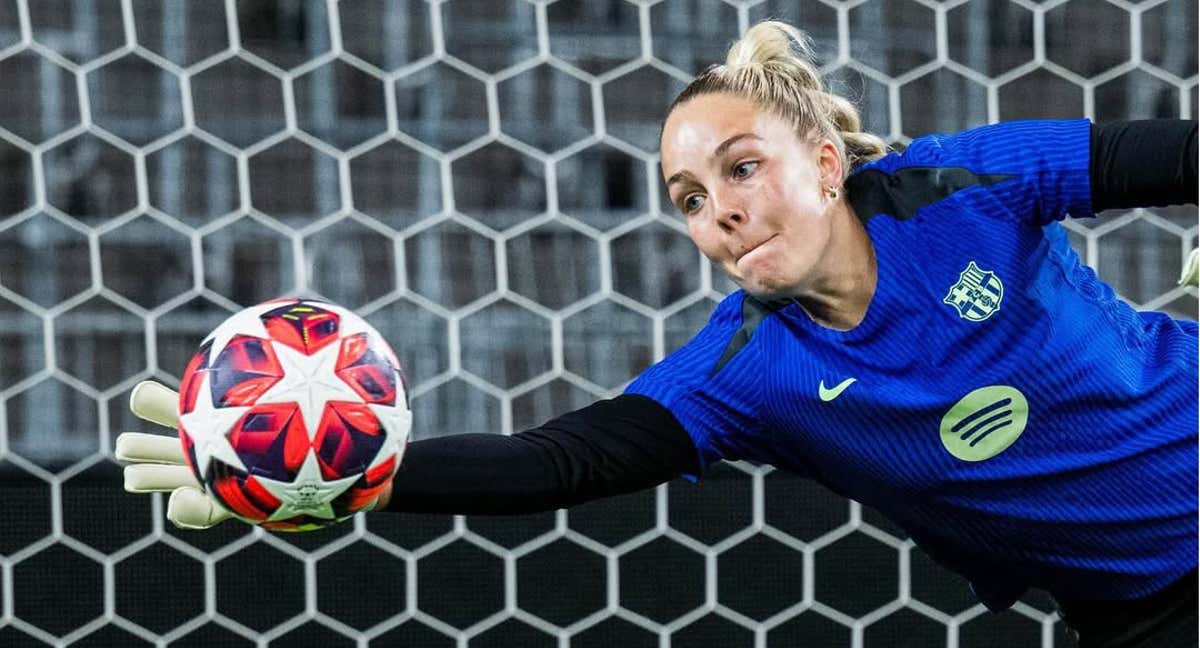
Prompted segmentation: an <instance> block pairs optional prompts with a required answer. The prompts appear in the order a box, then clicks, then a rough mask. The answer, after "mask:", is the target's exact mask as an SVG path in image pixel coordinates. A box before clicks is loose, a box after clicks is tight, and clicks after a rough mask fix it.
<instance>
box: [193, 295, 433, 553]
mask: <svg viewBox="0 0 1200 648" xmlns="http://www.w3.org/2000/svg"><path fill="white" fill-rule="evenodd" d="M411 424H412V415H411V413H410V410H409V406H408V395H407V393H406V390H405V384H404V377H403V374H402V373H401V371H400V363H399V362H398V361H397V360H396V356H395V354H394V353H393V352H392V349H391V348H390V347H389V346H388V344H387V342H385V341H384V339H383V338H382V337H381V336H380V335H379V333H378V332H377V331H376V330H375V329H373V328H371V326H370V325H369V324H367V323H366V322H365V321H364V320H363V319H362V318H361V317H358V316H357V315H355V314H354V313H351V312H350V311H348V310H346V309H343V308H340V307H338V306H334V305H332V304H326V303H322V302H317V301H311V300H301V299H281V300H276V301H270V302H266V303H264V304H259V305H258V306H254V307H251V308H247V309H246V310H243V311H242V312H240V313H237V314H236V315H234V316H233V317H230V318H229V319H228V320H226V321H225V322H223V323H222V324H221V325H220V326H218V327H217V328H216V330H215V331H213V332H212V333H211V334H210V335H209V336H208V337H207V338H206V339H205V340H204V341H203V342H202V343H201V345H200V350H199V351H198V352H197V353H196V355H195V356H194V357H193V358H192V360H191V362H189V363H188V366H187V369H186V370H185V372H184V375H183V381H182V383H181V385H180V390H179V438H180V440H181V441H182V442H183V452H184V455H185V456H186V457H187V461H188V465H189V466H190V467H191V469H192V472H193V473H194V474H195V475H196V478H197V479H198V480H199V481H200V483H201V484H202V485H203V486H204V489H205V490H206V491H207V493H208V494H209V495H210V496H212V497H213V498H214V499H215V500H216V501H217V502H218V503H219V504H220V505H221V506H223V507H225V508H226V509H228V510H229V512H230V513H232V514H234V515H235V516H237V517H239V518H241V519H242V520H245V521H247V522H250V523H251V524H258V525H260V526H263V527H265V528H268V529H274V530H278V531H307V530H310V529H315V528H319V527H322V526H326V525H329V524H333V523H335V522H339V521H341V520H344V519H346V518H347V517H349V516H351V515H353V514H354V513H355V512H357V511H360V510H363V509H364V508H366V507H368V506H369V505H371V504H372V503H373V502H374V501H375V498H376V497H377V496H378V495H379V492H380V491H381V490H382V489H383V486H384V484H386V483H387V481H388V480H390V479H391V478H392V476H393V475H394V474H395V472H396V469H397V468H398V467H399V466H400V460H401V458H402V457H403V455H404V449H405V447H406V444H407V440H408V432H409V428H410V427H411Z"/></svg>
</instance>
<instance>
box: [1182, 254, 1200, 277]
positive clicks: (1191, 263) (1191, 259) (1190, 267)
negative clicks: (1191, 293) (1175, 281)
mask: <svg viewBox="0 0 1200 648" xmlns="http://www.w3.org/2000/svg"><path fill="white" fill-rule="evenodd" d="M1197 283H1200V248H1197V249H1195V250H1192V251H1191V253H1190V254H1188V258H1187V261H1185V262H1184V263H1183V270H1182V271H1181V272H1180V273H1179V285H1180V286H1195V285H1196V284H1197Z"/></svg>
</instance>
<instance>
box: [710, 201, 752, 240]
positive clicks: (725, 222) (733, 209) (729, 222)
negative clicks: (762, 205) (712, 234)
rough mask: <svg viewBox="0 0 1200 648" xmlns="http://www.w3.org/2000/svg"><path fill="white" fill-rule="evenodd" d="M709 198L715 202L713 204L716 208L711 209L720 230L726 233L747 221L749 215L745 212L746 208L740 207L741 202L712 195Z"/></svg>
mask: <svg viewBox="0 0 1200 648" xmlns="http://www.w3.org/2000/svg"><path fill="white" fill-rule="evenodd" d="M710 200H713V201H714V202H715V203H716V204H715V205H713V206H714V207H715V208H716V209H714V210H713V211H714V212H715V213H716V215H717V225H718V226H720V228H721V230H722V231H724V232H726V233H728V232H732V231H734V230H735V229H737V228H739V227H743V226H744V225H745V224H746V223H747V222H749V220H750V219H749V216H748V215H747V214H746V210H745V209H744V208H743V207H742V205H741V203H739V202H736V201H734V200H731V199H730V198H728V197H718V196H712V197H710Z"/></svg>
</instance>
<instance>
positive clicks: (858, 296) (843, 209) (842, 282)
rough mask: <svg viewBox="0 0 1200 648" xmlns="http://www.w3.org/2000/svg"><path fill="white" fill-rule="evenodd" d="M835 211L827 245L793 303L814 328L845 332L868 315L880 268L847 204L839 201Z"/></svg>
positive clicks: (867, 236)
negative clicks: (805, 314) (818, 326)
mask: <svg viewBox="0 0 1200 648" xmlns="http://www.w3.org/2000/svg"><path fill="white" fill-rule="evenodd" d="M834 209H836V210H837V211H836V212H835V214H834V215H833V223H832V229H831V232H830V238H829V245H827V246H825V250H824V253H823V254H822V255H821V258H820V259H818V261H817V264H816V265H815V266H814V267H813V273H812V275H811V276H812V277H813V278H812V280H811V281H809V282H807V285H805V286H804V288H803V289H802V290H801V291H800V293H799V294H797V295H796V297H795V299H796V303H798V304H799V305H800V307H801V308H803V309H804V311H805V312H807V313H808V316H809V317H811V318H812V320H813V321H814V322H816V323H817V324H819V325H821V326H824V327H826V328H831V329H836V330H839V331H848V330H850V329H852V328H854V327H856V326H858V325H859V324H860V323H861V322H862V321H863V319H864V318H865V317H866V315H867V308H868V307H869V306H870V304H871V299H872V298H873V297H874V296H875V286H876V283H877V281H878V278H879V274H878V269H879V268H878V265H877V264H876V259H875V247H874V246H873V245H872V244H871V237H870V235H868V234H867V229H866V227H865V226H864V225H863V223H862V221H861V220H859V218H858V216H857V215H855V213H854V211H853V210H852V209H850V205H849V203H847V202H846V201H845V200H842V201H839V202H838V203H837V205H836V206H834Z"/></svg>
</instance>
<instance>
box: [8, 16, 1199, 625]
mask: <svg viewBox="0 0 1200 648" xmlns="http://www.w3.org/2000/svg"><path fill="white" fill-rule="evenodd" d="M1196 14H1197V11H1196V3H1195V1H1194V0H1166V1H1154V0H1149V1H1146V2H1140V3H1138V2H1125V1H1123V0H1112V1H1111V2H1107V1H1103V0H1070V1H1066V0H1062V1H1059V0H1051V1H1048V2H1043V3H1038V2H1033V1H1031V0H952V1H948V2H944V3H943V2H934V1H932V0H867V1H848V2H834V1H832V0H831V1H829V2H824V1H818V0H809V1H805V2H777V1H765V2H754V1H733V0H730V1H728V2H722V1H718V0H711V1H701V0H666V1H663V2H652V1H641V2H633V1H630V2H625V1H623V0H596V1H592V0H589V1H587V2H584V1H581V0H579V1H571V0H559V1H557V2H526V1H525V0H504V1H492V0H453V1H449V2H443V1H438V0H432V1H429V2H424V1H419V0H408V1H396V2H383V1H350V0H344V1H343V2H335V1H333V0H329V1H327V2H326V1H313V0H309V1H303V0H280V1H278V2H235V1H234V0H225V2H215V1H214V2H204V3H198V2H184V1H182V0H180V1H171V0H162V1H151V0H121V1H117V0H111V1H105V2H82V1H71V0H54V1H50V0H15V1H13V0H10V1H5V2H2V3H0V84H2V85H0V87H2V88H3V89H2V90H0V172H2V173H0V189H2V190H0V321H2V322H3V326H2V327H0V339H2V340H3V348H4V356H3V359H2V360H0V414H2V415H0V476H2V477H3V479H4V483H5V485H6V491H5V492H6V495H8V497H6V500H8V501H9V502H12V504H11V506H10V507H8V512H6V516H5V517H6V528H5V531H4V533H3V534H2V535H0V570H2V571H0V575H2V587H0V604H2V608H0V610H2V612H0V643H3V644H4V645H9V644H10V643H11V644H12V645H19V644H20V643H21V642H29V643H30V645H42V644H43V643H44V644H51V645H121V646H126V645H142V644H143V643H146V644H147V645H167V644H173V642H176V641H178V642H179V643H178V644H177V645H192V644H189V643H188V642H192V641H194V642H197V643H200V642H207V645H240V644H239V643H238V642H239V641H242V642H246V644H247V645H253V644H254V643H257V644H258V645H268V644H270V645H282V646H302V645H310V644H311V645H317V644H320V645H323V646H330V645H360V646H366V645H373V646H374V645H397V644H398V643H402V642H407V643H403V644H402V645H420V646H436V645H459V646H466V645H471V646H502V645H503V646H540V645H546V646H555V645H557V646H568V645H570V646H591V645H600V642H604V643H606V644H608V643H612V642H613V641H623V642H626V643H628V644H630V645H650V646H684V645H694V644H696V643H700V642H703V643H706V644H708V645H722V646H725V645H729V646H734V645H746V646H765V645H780V646H783V645H806V642H811V644H812V645H821V646H835V645H845V646H855V647H859V646H897V645H920V646H932V645H946V646H952V647H958V646H985V645H1004V646H1013V645H1043V646H1051V645H1053V644H1054V640H1055V637H1056V636H1057V633H1058V630H1057V629H1056V628H1057V626H1056V620H1057V618H1056V616H1055V615H1054V614H1053V613H1052V607H1051V605H1050V604H1049V602H1048V601H1047V600H1046V598H1045V597H1044V596H1037V595H1034V596H1031V597H1028V598H1026V599H1025V600H1023V601H1022V602H1020V603H1018V604H1017V605H1016V606H1015V608H1014V609H1013V610H1012V611H1010V612H1006V613H1004V614H1002V615H990V614H985V611H984V610H983V608H982V607H981V606H979V605H977V604H976V603H975V602H974V601H973V600H972V599H971V598H970V595H969V593H967V592H966V590H965V586H964V585H963V584H962V582H961V580H957V579H956V577H953V576H951V575H949V574H947V573H945V572H943V571H942V570H941V569H940V568H938V567H936V566H935V565H933V564H932V563H931V562H930V561H929V559H928V558H926V557H925V556H924V554H923V553H921V552H920V551H919V550H917V549H915V547H914V546H913V545H912V543H911V541H909V540H908V539H906V538H905V537H904V536H903V534H902V533H901V532H900V531H899V530H897V529H895V528H894V527H892V526H891V525H890V524H889V523H888V522H887V521H886V520H883V519H882V518H880V517H879V516H878V515H876V514H874V513H873V512H872V511H869V510H866V509H864V508H862V507H860V506H859V505H857V504H855V503H853V502H846V501H845V500H841V499H839V498H837V497H835V496H833V495H831V494H829V493H828V492H826V491H824V490H822V489H820V488H819V487H816V486H814V485H812V484H809V483H806V482H802V481H799V480H795V479H793V478H790V477H788V476H786V475H783V474H781V473H778V472H772V471H770V470H769V469H765V468H764V469H756V468H752V467H749V466H744V465H735V466H729V467H722V468H719V469H718V470H716V471H714V474H713V475H712V476H711V478H710V479H709V481H710V484H708V485H706V486H703V487H700V488H695V487H692V486H689V485H685V484H674V483H673V484H670V485H667V486H663V487H661V488H659V489H658V490H657V491H655V492H652V493H644V494H640V495H634V496H629V497H626V498H622V499H619V500H616V501H615V502H601V503H596V504H591V505H588V506H585V507H582V508H581V509H578V510H574V511H571V512H570V513H569V514H568V513H567V512H564V511H560V512H558V513H555V514H547V515H542V516H531V517H524V518H519V519H515V520H488V519H469V520H468V519H464V518H454V519H450V518H444V519H443V518H428V519H417V518H411V517H407V516H386V515H371V516H367V517H366V518H364V517H361V516H360V518H358V519H356V520H355V522H354V523H353V524H345V525H342V526H341V527H340V528H337V529H331V530H330V531H328V532H324V533H321V534H312V535H311V536H308V537H304V538H300V537H285V536H272V535H269V534H264V533H262V532H261V531H259V530H250V529H247V528H244V527H239V526H236V525H232V524H230V525H226V526H227V527H229V528H222V529H220V530H215V531H213V532H211V533H206V534H199V536H198V535H197V534H181V533H178V532H176V531H175V530H173V529H169V528H164V526H163V501H162V500H161V499H160V498H158V497H154V498H134V497H132V496H127V495H124V494H123V493H121V492H120V487H119V476H118V474H117V473H116V471H115V469H114V467H113V465H112V463H111V461H110V459H109V457H110V456H111V447H112V439H113V438H114V437H115V435H116V434H117V433H118V432H121V431H127V430H133V429H141V424H140V423H139V422H137V421H135V420H133V419H132V417H131V416H130V415H129V414H128V413H127V412H126V410H125V403H126V402H127V397H128V392H129V390H130V389H131V387H132V386H133V385H134V384H136V383H137V382H138V381H140V380H142V379H145V378H157V379H160V380H163V381H165V382H168V383H171V384H177V380H178V375H179V374H180V373H181V372H182V369H183V367H184V364H185V362H186V360H187V358H188V357H189V356H190V354H191V353H192V352H193V351H194V349H195V345H196V344H197V342H198V341H199V340H200V338H201V337H203V335H204V334H206V333H207V332H208V331H209V330H211V328H212V327H213V326H215V325H216V324H217V323H218V322H220V321H221V320H222V319H224V317H226V316H227V315H228V314H229V313H230V312H232V311H235V310H238V309H239V308H241V307H243V306H246V305H250V304H253V303H257V302H259V301H262V300H265V299H268V298H272V297H276V296H279V295H305V296H317V297H322V298H325V299H329V300H332V301H335V302H337V303H340V304H343V305H345V306H347V307H350V308H353V309H355V310H356V311H357V312H359V313H360V314H362V315H364V316H366V317H367V319H369V320H370V321H371V322H372V323H373V324H375V325H376V326H377V327H378V328H379V329H380V330H381V331H383V332H384V334H385V335H386V336H387V337H388V338H389V339H390V340H391V341H392V343H393V346H395V347H396V349H397V351H398V352H399V353H400V355H401V360H402V362H403V364H404V366H405V368H406V370H407V373H408V375H409V384H410V389H411V393H412V395H413V397H414V400H413V405H414V409H415V421H416V427H415V434H416V436H417V438H421V437H425V436H433V435H440V434H447V433H456V432H502V433H512V432H514V431H518V430H521V429H523V428H526V427H529V426H532V425H536V424H538V423H540V422H541V421H543V420H545V419H547V418H549V417H551V416H553V415H555V414H558V413H561V412H563V411H566V410H568V409H570V408H574V407H579V406H582V405H584V404H586V403H588V402H591V401H592V400H594V399H596V398H600V397H606V396H611V395H614V394H616V393H619V392H620V390H621V388H622V387H623V386H624V385H625V384H626V383H627V382H628V381H629V380H630V379H631V378H632V377H633V376H635V375H636V374H637V373H638V372H639V371H641V370H642V369H644V368H645V367H646V366H648V365H649V364H650V363H651V362H653V361H654V360H656V359H658V358H661V357H662V356H663V355H665V354H666V353H669V352H670V351H671V350H673V349H675V348H677V347H679V346H680V345H681V344H683V342H684V341H686V340H687V339H688V338H689V337H690V335H691V334H692V333H693V332H694V331H696V330H697V329H698V328H699V327H700V325H701V324H702V323H703V322H704V321H705V319H706V317H707V315H708V313H709V312H710V311H711V309H712V307H713V306H714V305H715V303H716V302H717V301H718V300H719V299H720V298H721V297H722V296H723V295H724V294H726V293H727V292H728V291H729V290H730V289H731V288H732V286H731V285H730V284H729V283H728V281H727V280H725V279H723V278H721V277H720V276H719V274H718V273H715V272H713V270H712V268H711V267H710V266H709V265H708V264H707V263H706V262H704V261H703V259H702V257H701V256H700V255H699V253H698V252H697V251H696V249H695V248H694V246H693V245H692V244H691V243H690V241H689V240H688V238H687V235H686V230H685V228H684V226H683V224H682V222H681V221H680V220H679V219H678V217H677V216H676V215H675V214H674V213H673V211H672V210H671V208H670V206H669V205H668V204H667V201H666V200H665V197H664V196H663V190H662V188H661V180H660V179H659V171H658V165H657V151H656V148H657V140H658V127H659V119H660V117H661V112H662V110H663V108H664V107H665V105H666V104H667V103H668V102H669V100H670V98H671V97H672V96H673V95H674V93H675V92H677V91H678V90H679V89H681V88H682V87H683V85H684V84H685V83H686V81H687V80H689V79H690V78H691V76H692V75H693V74H695V73H696V72H698V71H699V70H700V69H702V68H703V67H704V66H705V65H707V64H708V63H710V62H715V61H717V60H719V59H720V58H721V55H722V52H723V49H724V47H725V46H726V45H727V44H728V43H729V42H730V41H731V40H732V39H734V38H735V37H736V36H737V34H738V33H740V32H741V31H744V30H745V29H746V28H747V26H748V25H750V24H752V23H753V22H755V21H757V20H760V19H763V18H766V17H777V18H782V19H785V20H789V21H792V22H794V23H795V24H798V25H800V26H802V27H803V28H804V29H806V30H807V31H808V32H809V33H810V35H811V36H812V37H813V39H814V44H815V46H816V51H817V53H818V56H819V57H820V63H821V66H822V67H821V69H822V72H823V73H824V74H825V75H826V76H827V78H828V79H829V81H830V82H831V83H832V84H833V85H834V86H835V87H836V88H838V89H840V90H841V91H843V92H845V93H846V94H847V95H848V96H851V97H853V98H855V99H857V100H858V101H859V103H860V104H861V106H862V110H863V115H864V119H865V122H866V126H867V128H868V129H869V130H871V131H873V132H876V133H879V134H880V135H882V136H884V137H885V138H886V139H887V140H888V141H889V142H890V143H892V144H894V145H896V146H897V147H903V146H904V145H905V144H906V143H907V142H908V141H909V140H910V139H911V138H912V137H914V136H917V135H921V134H924V133H927V132H934V131H951V130H957V129H962V128H966V127H970V126H974V125H979V124H983V123H987V122H991V121H997V120H1001V119H1015V118H1027V117H1075V116H1081V115H1082V116H1088V117H1092V118H1095V119H1097V120H1104V119H1114V118H1134V117H1138V118H1140V117H1189V118H1190V117H1194V115H1195V110H1196V102H1197V74H1196V68H1197V60H1196V33H1197V30H1196ZM1065 225H1066V227H1067V228H1068V229H1069V231H1070V233H1071V238H1072V243H1073V244H1074V245H1075V246H1076V248H1077V249H1078V250H1079V252H1080V254H1081V255H1082V256H1083V257H1084V259H1085V260H1086V261H1087V262H1088V263H1089V264H1090V265H1092V266H1094V267H1095V268H1097V269H1098V271H1099V273H1100V275H1101V277H1103V278H1104V279H1105V280H1106V281H1108V282H1109V283H1110V284H1112V285H1113V286H1114V287H1115V288H1116V290H1117V291H1118V293H1119V294H1120V295H1121V296H1122V297H1123V298H1125V299H1127V300H1128V301H1130V302H1131V303H1133V304H1135V305H1137V306H1138V307H1140V308H1144V309H1161V310H1166V311H1168V312H1170V313H1172V314H1174V315H1176V316H1179V317H1187V318H1192V319H1194V318H1195V317H1196V309H1197V293H1196V291H1195V290H1194V289H1191V288H1180V287H1177V286H1175V282H1174V279H1175V277H1176V275H1177V273H1178V269H1179V267H1180V265H1181V263H1182V259H1183V255H1184V252H1185V251H1186V250H1187V249H1189V248H1190V247H1193V246H1195V245H1196V240H1197V224H1196V211H1195V209H1194V208H1179V209H1156V210H1140V209H1139V210H1134V211H1131V212H1128V213H1121V214H1106V215H1105V216H1104V217H1102V218H1100V219H1096V220H1093V221H1072V222H1068V223H1066V224H1065ZM97 421H98V425H97ZM201 536H202V537H201ZM264 587H270V588H271V596H270V597H269V598H270V599H271V600H270V602H269V604H266V603H263V602H262V600H261V592H262V589H263V588H264ZM905 642H907V643H905Z"/></svg>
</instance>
